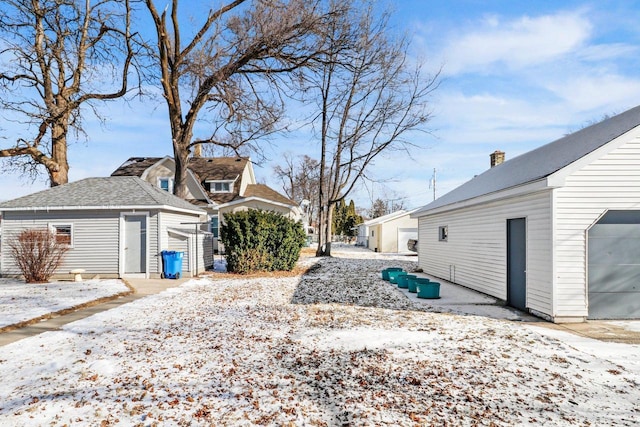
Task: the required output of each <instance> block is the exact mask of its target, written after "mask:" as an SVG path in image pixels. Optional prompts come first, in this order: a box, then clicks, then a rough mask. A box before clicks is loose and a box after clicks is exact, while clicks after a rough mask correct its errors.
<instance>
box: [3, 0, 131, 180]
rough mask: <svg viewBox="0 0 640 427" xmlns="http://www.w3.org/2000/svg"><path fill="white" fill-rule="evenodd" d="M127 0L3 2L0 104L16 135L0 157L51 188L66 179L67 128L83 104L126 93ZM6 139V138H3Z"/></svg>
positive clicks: (77, 125)
mask: <svg viewBox="0 0 640 427" xmlns="http://www.w3.org/2000/svg"><path fill="white" fill-rule="evenodd" d="M129 18H130V7H129V1H128V0H104V1H100V2H91V1H89V0H86V1H84V2H83V1H63V0H6V1H4V2H3V5H2V7H1V8H0V64H1V65H0V66H1V67H2V71H0V91H1V93H2V96H1V97H0V106H1V107H2V110H3V113H2V114H3V116H4V117H3V118H4V120H6V121H11V122H15V123H17V124H19V126H20V127H21V128H22V131H21V134H20V135H19V136H17V137H16V138H15V141H11V142H10V144H11V145H12V146H10V147H7V148H4V149H0V157H6V158H8V161H9V163H10V164H12V165H13V166H14V167H17V168H19V169H20V170H21V171H22V172H24V173H30V174H32V176H35V174H37V173H38V169H39V167H40V166H44V168H45V169H46V171H47V173H48V176H49V180H50V183H51V186H56V185H60V184H64V183H66V182H67V181H68V172H69V163H68V143H69V132H70V130H71V129H74V130H75V131H77V132H79V133H82V113H83V111H82V110H83V109H84V108H93V105H94V104H93V103H94V102H96V101H105V100H112V99H116V98H120V97H122V96H124V95H125V94H126V91H127V78H128V74H129V67H130V65H131V63H132V60H133V57H134V53H135V52H134V48H133V44H132V37H131V33H130V31H129V28H130V20H129ZM6 139H9V138H6Z"/></svg>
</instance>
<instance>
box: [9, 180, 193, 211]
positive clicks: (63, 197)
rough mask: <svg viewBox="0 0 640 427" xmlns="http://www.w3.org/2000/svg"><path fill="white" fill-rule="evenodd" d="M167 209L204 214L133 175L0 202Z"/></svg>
mask: <svg viewBox="0 0 640 427" xmlns="http://www.w3.org/2000/svg"><path fill="white" fill-rule="evenodd" d="M128 206H141V207H149V208H151V207H156V208H159V207H168V208H174V209H180V210H189V211H192V212H195V213H205V211H203V210H202V209H200V208H198V207H196V206H194V205H192V204H191V203H189V202H187V201H185V200H182V199H181V198H179V197H176V196H174V195H173V194H170V193H168V192H166V191H164V190H161V189H159V188H158V187H155V186H153V185H151V184H149V183H148V182H146V181H144V180H142V179H140V178H138V177H137V176H111V177H105V178H86V179H82V180H80V181H75V182H70V183H68V184H64V185H60V186H57V187H52V188H49V189H47V190H43V191H39V192H37V193H33V194H30V195H28V196H23V197H19V198H17V199H13V200H9V201H6V202H3V203H0V211H2V210H22V209H29V210H39V209H49V210H58V209H60V210H62V209H74V208H92V209H113V208H115V207H128Z"/></svg>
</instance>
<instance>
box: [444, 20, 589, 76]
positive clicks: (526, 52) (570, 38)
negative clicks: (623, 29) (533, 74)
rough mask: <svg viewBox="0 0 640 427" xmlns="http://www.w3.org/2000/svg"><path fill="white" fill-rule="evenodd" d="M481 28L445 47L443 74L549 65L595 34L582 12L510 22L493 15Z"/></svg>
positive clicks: (455, 38) (463, 35)
mask: <svg viewBox="0 0 640 427" xmlns="http://www.w3.org/2000/svg"><path fill="white" fill-rule="evenodd" d="M479 26H480V28H479V29H477V30H472V31H470V32H467V33H466V34H462V35H460V36H459V37H454V39H453V40H451V41H450V42H449V43H448V44H447V45H446V46H445V49H444V51H443V56H444V57H445V67H444V73H446V74H448V75H455V74H460V73H469V72H484V71H487V70H488V69H490V68H492V67H495V66H501V67H506V68H508V69H519V68H522V67H526V66H531V65H537V64H542V63H546V62H549V61H552V60H554V59H557V58H558V57H561V56H562V55H565V54H567V53H570V52H572V51H575V50H576V49H577V48H579V47H581V46H583V45H584V43H586V42H587V40H588V39H589V37H590V35H591V31H592V25H591V23H590V22H589V20H588V19H586V18H585V16H584V13H583V12H581V11H578V12H559V13H557V14H555V15H544V16H539V17H534V18H532V17H528V16H524V17H521V18H519V19H517V20H513V21H509V22H502V21H501V20H500V19H499V18H498V17H495V16H492V17H490V18H485V19H484V21H482V22H481V23H480V24H479Z"/></svg>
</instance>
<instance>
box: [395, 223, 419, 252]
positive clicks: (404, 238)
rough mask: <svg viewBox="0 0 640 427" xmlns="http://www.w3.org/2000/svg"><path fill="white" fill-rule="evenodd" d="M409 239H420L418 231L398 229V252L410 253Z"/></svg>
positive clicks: (415, 229)
mask: <svg viewBox="0 0 640 427" xmlns="http://www.w3.org/2000/svg"><path fill="white" fill-rule="evenodd" d="M409 239H416V240H417V239H418V229H417V228H398V252H410V251H409V248H408V247H407V243H409Z"/></svg>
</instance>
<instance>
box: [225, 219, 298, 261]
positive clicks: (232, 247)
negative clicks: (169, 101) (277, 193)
mask: <svg viewBox="0 0 640 427" xmlns="http://www.w3.org/2000/svg"><path fill="white" fill-rule="evenodd" d="M220 240H221V241H222V243H223V244H224V247H225V254H226V258H227V271H229V272H233V273H241V274H247V273H252V272H257V271H291V270H293V267H294V266H295V264H296V261H298V258H299V257H300V250H301V249H302V247H303V246H304V244H305V242H306V237H305V233H304V229H303V226H302V223H300V222H295V221H293V220H291V219H289V218H287V217H285V216H283V215H281V214H278V213H275V212H267V211H260V210H255V209H249V210H247V211H241V212H235V213H227V214H224V223H223V224H221V226H220Z"/></svg>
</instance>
